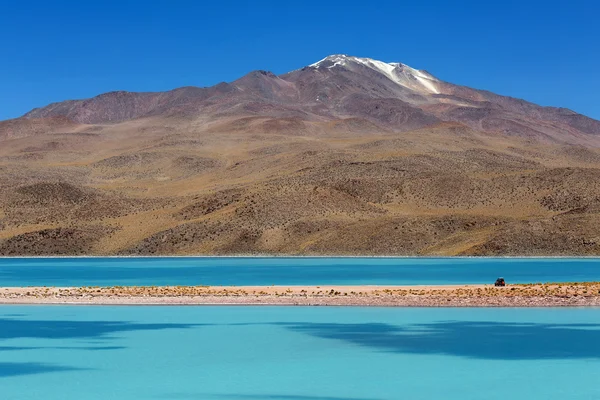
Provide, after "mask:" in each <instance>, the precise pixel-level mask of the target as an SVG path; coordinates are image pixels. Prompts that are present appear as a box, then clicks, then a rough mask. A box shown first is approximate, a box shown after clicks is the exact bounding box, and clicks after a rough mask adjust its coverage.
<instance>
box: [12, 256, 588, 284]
mask: <svg viewBox="0 0 600 400" xmlns="http://www.w3.org/2000/svg"><path fill="white" fill-rule="evenodd" d="M498 277H504V278H506V280H507V282H508V283H533V282H581V281H600V259H593V258H588V259H583V258H579V259H577V258H560V259H559V258H554V259H553V258H537V259H536V258H527V259H524V258H214V257H213V258H210V257H204V258H202V257H200V258H0V287H2V286H5V287H8V286H63V287H64V286H128V285H130V286H131V285H137V286H152V285H157V286H160V285H236V286H242V285H333V284H336V285H361V284H363V285H430V284H463V283H464V284H467V283H493V282H494V281H495V280H496V278H498Z"/></svg>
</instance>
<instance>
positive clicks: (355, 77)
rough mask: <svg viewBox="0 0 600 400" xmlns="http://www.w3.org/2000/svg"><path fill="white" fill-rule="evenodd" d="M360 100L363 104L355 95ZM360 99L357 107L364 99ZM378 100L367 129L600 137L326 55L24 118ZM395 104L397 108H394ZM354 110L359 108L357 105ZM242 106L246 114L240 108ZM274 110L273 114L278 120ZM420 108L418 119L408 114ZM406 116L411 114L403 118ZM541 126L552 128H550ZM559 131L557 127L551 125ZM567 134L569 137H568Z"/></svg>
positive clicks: (341, 113) (472, 92) (395, 70)
mask: <svg viewBox="0 0 600 400" xmlns="http://www.w3.org/2000/svg"><path fill="white" fill-rule="evenodd" d="M357 94H360V95H361V96H360V97H357V96H356V95H357ZM361 99H362V100H361ZM376 99H379V100H380V99H395V100H396V101H395V105H393V104H391V103H394V101H387V102H386V104H387V107H388V109H387V110H386V111H384V112H379V111H377V112H376V111H375V110H371V111H370V112H364V113H363V117H366V118H367V119H368V120H369V121H370V122H372V123H375V124H380V125H382V127H385V128H388V129H393V130H397V131H404V130H406V129H413V128H415V127H417V126H425V125H426V123H429V122H431V121H435V122H437V121H455V122H461V123H465V124H466V125H469V126H471V127H473V128H476V129H482V130H485V131H488V132H504V133H507V134H525V136H528V135H529V136H531V135H530V133H531V132H530V131H531V130H533V131H535V130H536V128H535V127H534V126H533V125H540V126H542V127H543V129H542V131H540V132H538V133H537V134H533V136H537V137H538V139H539V138H542V137H546V138H550V139H551V140H560V139H559V138H560V136H561V134H563V135H564V137H565V138H566V141H570V138H569V136H570V135H573V134H574V135H577V134H583V135H600V122H599V121H596V120H594V119H592V118H589V117H587V116H584V115H582V114H578V113H576V112H574V111H572V110H567V109H564V108H557V107H543V106H539V105H536V104H534V103H531V102H528V101H526V100H521V99H516V98H512V97H509V96H501V95H497V94H494V93H492V92H489V91H484V90H478V89H472V88H469V87H466V86H459V85H454V84H452V83H448V82H444V81H441V80H439V79H437V78H436V77H434V76H433V75H431V74H429V73H428V72H424V71H422V70H417V69H414V68H412V67H410V66H408V65H406V64H402V63H384V62H381V61H377V60H373V59H369V58H361V57H353V56H346V55H332V56H328V57H326V58H324V59H322V60H320V61H318V62H316V63H314V64H311V65H309V66H307V67H304V68H301V69H298V70H295V71H291V72H288V73H285V74H281V75H275V74H274V73H272V72H270V71H264V70H257V71H252V72H250V73H248V74H246V75H245V76H243V77H241V78H239V79H237V80H235V81H233V82H231V83H220V84H217V85H215V86H211V87H205V88H200V87H194V86H188V87H182V88H176V89H173V90H170V91H166V92H126V91H113V92H108V93H103V94H100V95H98V96H95V97H92V98H89V99H82V100H67V101H64V102H57V103H52V104H50V105H48V106H45V107H39V108H36V109H33V110H31V111H30V112H28V113H26V114H25V115H24V116H23V118H25V119H32V118H46V117H55V116H61V117H66V118H68V119H71V120H73V121H74V122H76V123H86V124H89V123H92V124H98V123H100V124H102V123H119V122H124V121H128V120H132V119H137V118H145V117H153V116H160V115H168V114H169V113H179V114H181V115H185V116H188V117H194V116H208V117H215V118H218V116H219V115H220V114H222V113H225V112H230V111H232V108H234V107H235V106H237V109H236V110H233V111H234V112H237V113H238V114H239V115H240V116H249V115H256V114H259V113H260V110H261V106H259V104H262V109H264V108H266V107H267V106H274V107H275V108H276V107H277V106H284V107H285V108H286V110H287V115H283V111H282V115H281V116H282V117H289V116H290V113H292V114H295V116H297V117H300V118H304V119H308V120H310V119H319V118H329V119H335V118H348V117H355V116H357V115H354V114H353V113H354V112H356V110H357V109H361V108H364V107H367V108H369V107H374V108H375V109H378V107H379V106H380V103H381V102H380V101H375V100H376ZM397 100H400V101H401V102H398V101H397ZM356 103H358V104H356ZM244 105H245V107H244ZM275 108H273V110H272V111H273V112H274V115H273V116H275V117H276V116H277V115H276V112H275ZM414 108H416V109H419V110H420V112H417V111H416V110H413V109H414ZM407 110H409V111H407ZM386 112H387V113H400V114H402V113H406V112H410V113H412V114H414V115H417V114H419V115H421V113H424V114H423V115H422V116H421V118H422V119H423V123H421V124H416V123H414V122H412V123H408V124H407V125H406V124H405V121H404V120H402V119H400V120H393V119H391V118H389V116H386V115H383V114H385V113H386ZM546 122H552V123H553V124H554V125H555V126H551V125H549V124H547V123H546ZM556 124H558V125H556ZM565 131H566V132H565Z"/></svg>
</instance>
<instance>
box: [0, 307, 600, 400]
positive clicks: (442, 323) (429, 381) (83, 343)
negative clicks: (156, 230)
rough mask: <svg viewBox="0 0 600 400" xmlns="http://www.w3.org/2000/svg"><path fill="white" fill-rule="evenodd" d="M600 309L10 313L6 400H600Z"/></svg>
mask: <svg viewBox="0 0 600 400" xmlns="http://www.w3.org/2000/svg"><path fill="white" fill-rule="evenodd" d="M598 382H600V309H595V308H587V309H469V308H462V309H442V308H437V309H421V308H415V309H406V308H359V307H348V308H339V307H313V308H306V307H255V306H247V307H229V306H222V307H213V306H210V307H208V306H207V307H194V306H189V307H179V306H174V307H150V306H145V307H129V306H122V307H108V306H106V307H102V306H2V307H0V398H2V399H3V400H27V399H36V400H38V399H45V400H81V399H86V400H100V399H102V400H104V399H131V400H134V399H136V400H137V399H140V400H141V399H144V400H148V399H199V400H227V399H231V400H273V399H281V400H384V399H389V400H396V399H428V400H429V399H502V400H505V399H507V398H510V399H516V400H518V399H527V400H531V399H566V398H568V399H586V400H587V399H598V398H600V385H599V384H598Z"/></svg>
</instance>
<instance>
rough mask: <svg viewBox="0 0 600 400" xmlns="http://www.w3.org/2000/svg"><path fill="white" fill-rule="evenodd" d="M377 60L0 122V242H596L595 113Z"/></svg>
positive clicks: (263, 250)
mask: <svg viewBox="0 0 600 400" xmlns="http://www.w3.org/2000/svg"><path fill="white" fill-rule="evenodd" d="M365 60H366V61H365ZM377 63H380V62H377V61H375V60H368V59H358V58H355V57H347V56H332V57H328V58H327V59H325V60H323V61H321V62H319V63H316V64H313V65H312V66H309V67H306V68H304V69H301V70H298V71H294V72H291V73H289V74H286V75H282V76H275V75H273V74H271V73H269V72H264V71H258V72H254V73H251V74H249V75H247V76H245V77H243V78H241V79H240V80H238V81H235V82H232V83H228V84H225V83H224V84H220V85H217V86H215V87H212V88H181V89H176V90H174V91H171V92H164V93H127V92H115V93H108V94H104V95H101V96H98V97H97V98H94V99H89V100H76V101H68V102H64V103H58V104H53V105H50V106H48V107H44V108H40V109H36V110H33V111H32V112H31V113H28V114H27V115H26V116H24V117H23V118H19V119H15V120H10V121H4V122H0V255H42V254H44V255H46V254H55V255H56V254H63V255H66V254H73V255H75V254H77V255H81V254H95V255H109V254H128V255H129V254H141V255H153V254H165V255H166V254H189V255H191V254H294V255H330V254H337V255H598V254H600V122H598V121H595V120H593V119H590V118H587V117H585V116H582V115H579V114H576V113H573V112H571V111H568V110H564V109H555V108H547V107H539V106H536V105H534V104H531V103H527V102H525V101H522V100H517V99H511V98H507V97H502V96H497V95H495V94H492V93H488V92H482V91H477V90H474V89H469V88H464V87H460V86H456V85H452V84H450V83H447V82H442V81H439V80H437V79H436V78H434V77H433V76H432V75H430V74H428V73H426V72H424V71H417V70H414V69H412V68H410V67H408V66H405V65H403V64H384V63H381V64H383V65H380V64H377Z"/></svg>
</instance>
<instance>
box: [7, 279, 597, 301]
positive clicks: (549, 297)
mask: <svg viewBox="0 0 600 400" xmlns="http://www.w3.org/2000/svg"><path fill="white" fill-rule="evenodd" d="M0 304H3V305H10V304H12V305H18V304H31V305H272V306H275V305H277V306H378V307H600V282H582V283H563V284H559V283H554V284H531V285H509V286H506V287H494V286H492V285H443V286H387V285H386V286H335V285H322V286H150V287H134V286H132V287H129V286H118V287H78V288H49V287H20V288H0Z"/></svg>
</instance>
